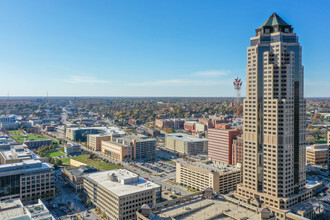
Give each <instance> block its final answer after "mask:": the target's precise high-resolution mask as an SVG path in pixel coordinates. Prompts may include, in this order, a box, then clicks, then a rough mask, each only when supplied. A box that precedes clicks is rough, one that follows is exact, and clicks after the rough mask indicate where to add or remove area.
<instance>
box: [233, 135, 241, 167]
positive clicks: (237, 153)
mask: <svg viewBox="0 0 330 220" xmlns="http://www.w3.org/2000/svg"><path fill="white" fill-rule="evenodd" d="M232 153H233V160H232V164H233V165H236V164H238V163H240V164H242V163H243V137H241V136H237V137H236V138H235V139H234V140H233V145H232Z"/></svg>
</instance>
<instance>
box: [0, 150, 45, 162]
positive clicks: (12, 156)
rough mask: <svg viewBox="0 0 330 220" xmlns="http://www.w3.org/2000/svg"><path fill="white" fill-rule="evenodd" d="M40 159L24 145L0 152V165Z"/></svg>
mask: <svg viewBox="0 0 330 220" xmlns="http://www.w3.org/2000/svg"><path fill="white" fill-rule="evenodd" d="M30 159H40V157H39V156H38V155H35V154H34V153H33V152H32V151H31V150H30V149H28V148H26V146H25V145H16V146H11V148H10V149H9V150H3V151H0V164H10V163H17V162H21V161H23V160H30Z"/></svg>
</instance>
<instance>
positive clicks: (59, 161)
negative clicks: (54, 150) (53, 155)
mask: <svg viewBox="0 0 330 220" xmlns="http://www.w3.org/2000/svg"><path fill="white" fill-rule="evenodd" d="M62 163H63V162H62V160H60V159H55V164H56V165H58V166H60V165H62Z"/></svg>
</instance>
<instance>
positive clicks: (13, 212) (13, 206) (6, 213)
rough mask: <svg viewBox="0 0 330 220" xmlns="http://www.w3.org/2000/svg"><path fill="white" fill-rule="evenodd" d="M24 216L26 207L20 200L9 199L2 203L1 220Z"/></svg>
mask: <svg viewBox="0 0 330 220" xmlns="http://www.w3.org/2000/svg"><path fill="white" fill-rule="evenodd" d="M24 214H25V213H24V206H23V204H22V202H21V200H20V199H7V200H5V201H1V202H0V219H12V218H15V217H18V216H21V215H24Z"/></svg>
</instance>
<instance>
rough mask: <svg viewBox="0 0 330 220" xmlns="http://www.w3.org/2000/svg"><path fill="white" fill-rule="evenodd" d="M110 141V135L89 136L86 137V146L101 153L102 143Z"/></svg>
mask: <svg viewBox="0 0 330 220" xmlns="http://www.w3.org/2000/svg"><path fill="white" fill-rule="evenodd" d="M109 140H111V135H102V134H90V135H88V137H87V144H88V146H89V147H90V148H92V149H93V150H95V151H101V144H102V141H109Z"/></svg>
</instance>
